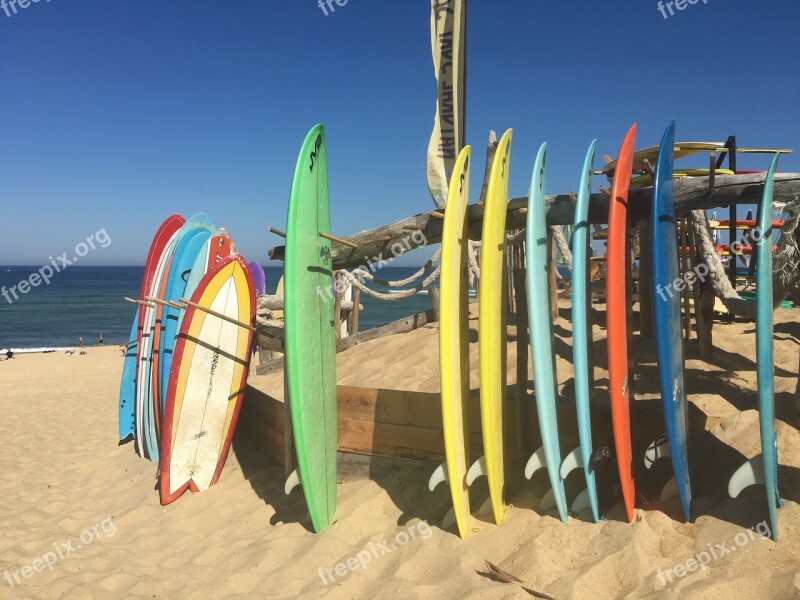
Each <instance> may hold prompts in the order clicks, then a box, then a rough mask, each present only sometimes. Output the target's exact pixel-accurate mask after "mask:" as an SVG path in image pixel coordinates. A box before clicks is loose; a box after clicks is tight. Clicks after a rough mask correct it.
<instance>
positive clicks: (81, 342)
mask: <svg viewBox="0 0 800 600" xmlns="http://www.w3.org/2000/svg"><path fill="white" fill-rule="evenodd" d="M78 345H79V346H80V347H81V348H83V338H82V337H79V338H78Z"/></svg>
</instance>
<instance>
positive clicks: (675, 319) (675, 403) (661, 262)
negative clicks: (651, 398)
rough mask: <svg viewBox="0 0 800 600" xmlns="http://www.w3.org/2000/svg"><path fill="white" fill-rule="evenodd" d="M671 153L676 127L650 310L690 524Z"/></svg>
mask: <svg viewBox="0 0 800 600" xmlns="http://www.w3.org/2000/svg"><path fill="white" fill-rule="evenodd" d="M674 149H675V121H672V123H670V124H669V126H668V127H667V130H666V131H665V132H664V137H663V139H662V141H661V150H660V151H659V154H658V164H657V167H656V175H655V181H654V184H653V213H652V223H651V227H652V233H651V235H652V238H651V242H652V257H653V305H654V314H655V334H656V350H657V356H658V374H659V383H660V386H661V404H662V406H663V409H664V420H665V422H666V428H667V445H668V449H669V452H668V454H669V455H670V456H671V457H672V470H673V472H674V475H675V479H674V485H675V488H676V489H677V492H678V496H680V500H681V507H682V508H683V514H684V516H685V517H686V520H687V521H688V520H689V519H691V510H690V506H691V501H692V487H691V483H690V478H689V456H688V449H687V407H686V390H685V387H684V377H683V369H684V358H683V338H682V326H681V297H680V293H679V292H677V291H676V290H675V283H674V282H675V281H678V241H677V236H676V231H675V194H674V185H673V158H674ZM648 453H650V451H649V450H648ZM665 454H666V453H662V455H665ZM671 484H672V482H670V484H668V487H671ZM667 497H668V494H665V493H662V499H666V498H667Z"/></svg>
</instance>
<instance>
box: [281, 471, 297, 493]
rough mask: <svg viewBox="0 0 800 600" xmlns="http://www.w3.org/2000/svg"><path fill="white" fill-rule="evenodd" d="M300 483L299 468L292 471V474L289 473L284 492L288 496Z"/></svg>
mask: <svg viewBox="0 0 800 600" xmlns="http://www.w3.org/2000/svg"><path fill="white" fill-rule="evenodd" d="M298 485H301V484H300V473H299V472H298V470H297V469H295V470H294V471H292V474H291V475H289V478H288V479H287V480H286V483H285V484H284V486H283V493H284V494H286V495H287V496H288V495H289V494H291V493H292V490H293V489H294V488H296V487H297V486H298Z"/></svg>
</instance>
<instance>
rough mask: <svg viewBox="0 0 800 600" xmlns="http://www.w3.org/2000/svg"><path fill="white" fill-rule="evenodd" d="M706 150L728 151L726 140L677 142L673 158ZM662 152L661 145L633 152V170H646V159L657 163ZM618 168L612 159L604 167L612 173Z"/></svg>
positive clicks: (605, 171) (605, 172)
mask: <svg viewBox="0 0 800 600" xmlns="http://www.w3.org/2000/svg"><path fill="white" fill-rule="evenodd" d="M705 152H727V150H726V149H725V142H676V143H675V144H674V145H673V160H678V159H681V158H686V157H687V156H692V155H694V154H701V153H705ZM660 154H661V146H660V145H659V146H651V147H649V148H643V149H642V150H637V151H636V152H634V154H633V169H632V171H642V170H644V161H645V160H646V161H647V162H649V163H650V164H651V165H655V163H656V161H657V160H658V157H659V156H660ZM616 168H617V161H615V160H612V161H611V162H610V163H608V164H606V165H605V166H604V167H603V171H602V172H603V173H604V174H606V175H611V174H613V173H614V171H615V170H616Z"/></svg>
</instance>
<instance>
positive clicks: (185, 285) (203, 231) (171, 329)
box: [158, 213, 214, 418]
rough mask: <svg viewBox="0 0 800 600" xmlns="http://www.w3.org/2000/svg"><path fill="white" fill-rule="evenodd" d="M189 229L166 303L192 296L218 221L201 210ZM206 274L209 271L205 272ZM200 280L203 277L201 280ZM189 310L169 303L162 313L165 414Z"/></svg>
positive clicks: (180, 244) (175, 259) (174, 265)
mask: <svg viewBox="0 0 800 600" xmlns="http://www.w3.org/2000/svg"><path fill="white" fill-rule="evenodd" d="M184 227H186V228H187V229H186V231H185V233H184V235H183V237H182V238H181V239H180V241H179V242H178V245H177V247H176V248H175V255H174V256H173V258H172V265H171V267H170V272H169V280H168V281H167V288H166V291H165V294H164V298H163V299H164V300H165V301H166V302H178V301H179V300H180V299H181V298H191V297H192V294H193V293H194V291H195V289H197V285H196V284H195V285H194V287H190V283H191V282H192V281H194V280H193V278H192V277H191V275H192V270H193V267H194V264H195V262H197V259H198V257H199V256H200V253H201V252H202V250H203V248H205V247H207V244H208V242H209V240H210V239H211V234H212V233H213V232H214V224H213V223H212V222H211V219H209V218H208V216H207V215H205V214H203V213H198V214H196V215H194V216H193V217H192V218H190V219H189V220H188V221H187V222H186V224H185V225H184ZM204 274H205V273H204ZM197 281H198V282H199V279H198V280H197ZM184 312H185V311H183V310H179V309H177V308H173V307H168V306H165V307H164V308H163V312H162V313H161V324H162V325H161V326H162V328H163V329H162V333H161V343H160V345H159V372H158V380H159V381H158V385H159V404H160V410H161V417H162V418H163V416H164V409H165V407H166V405H167V390H168V388H169V373H170V368H171V367H172V354H173V351H174V350H175V342H176V336H177V334H178V331H179V329H178V327H179V325H180V322H181V320H182V315H183V313H184Z"/></svg>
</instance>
